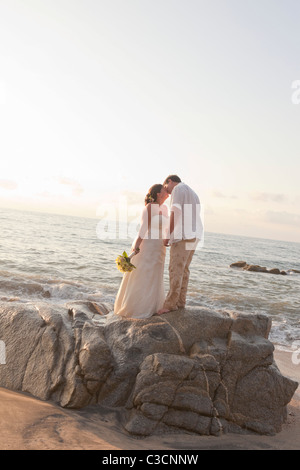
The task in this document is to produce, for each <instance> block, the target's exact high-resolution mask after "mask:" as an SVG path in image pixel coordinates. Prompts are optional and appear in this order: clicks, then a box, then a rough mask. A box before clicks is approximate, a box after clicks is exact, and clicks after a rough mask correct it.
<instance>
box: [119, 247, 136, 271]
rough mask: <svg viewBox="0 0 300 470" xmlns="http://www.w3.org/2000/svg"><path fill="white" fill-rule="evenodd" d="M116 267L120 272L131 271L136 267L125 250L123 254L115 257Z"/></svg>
mask: <svg viewBox="0 0 300 470" xmlns="http://www.w3.org/2000/svg"><path fill="white" fill-rule="evenodd" d="M116 263H117V268H118V270H119V271H121V273H131V271H133V270H134V269H136V267H135V266H134V264H132V263H131V257H130V256H128V255H127V253H126V251H124V252H123V255H119V256H118V257H117V258H116Z"/></svg>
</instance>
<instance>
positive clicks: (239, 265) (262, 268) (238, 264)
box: [230, 261, 300, 276]
mask: <svg viewBox="0 0 300 470" xmlns="http://www.w3.org/2000/svg"><path fill="white" fill-rule="evenodd" d="M230 268H242V269H243V271H254V272H257V273H268V274H281V275H283V276H286V275H287V274H290V273H300V271H297V270H296V269H288V270H287V271H284V270H283V271H280V269H278V268H272V269H267V268H266V267H265V266H259V265H258V264H248V263H246V261H236V262H235V263H231V265H230Z"/></svg>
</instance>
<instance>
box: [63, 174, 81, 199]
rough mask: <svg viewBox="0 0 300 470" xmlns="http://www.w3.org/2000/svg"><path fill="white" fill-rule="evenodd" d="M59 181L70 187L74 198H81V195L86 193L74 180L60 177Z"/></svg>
mask: <svg viewBox="0 0 300 470" xmlns="http://www.w3.org/2000/svg"><path fill="white" fill-rule="evenodd" d="M57 181H58V183H59V184H63V185H66V186H70V187H71V189H72V193H73V195H74V196H80V194H81V193H83V191H84V189H83V188H82V186H81V185H80V184H79V183H78V181H75V180H72V179H71V178H65V177H60V178H58V179H57Z"/></svg>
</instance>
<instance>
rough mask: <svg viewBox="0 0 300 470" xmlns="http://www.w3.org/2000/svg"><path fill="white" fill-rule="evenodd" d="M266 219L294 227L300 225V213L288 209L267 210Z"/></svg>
mask: <svg viewBox="0 0 300 470" xmlns="http://www.w3.org/2000/svg"><path fill="white" fill-rule="evenodd" d="M265 220H266V221H267V222H271V223H273V224H280V225H292V226H294V227H295V226H298V227H300V214H292V213H290V212H286V211H282V212H276V211H267V212H266V213H265Z"/></svg>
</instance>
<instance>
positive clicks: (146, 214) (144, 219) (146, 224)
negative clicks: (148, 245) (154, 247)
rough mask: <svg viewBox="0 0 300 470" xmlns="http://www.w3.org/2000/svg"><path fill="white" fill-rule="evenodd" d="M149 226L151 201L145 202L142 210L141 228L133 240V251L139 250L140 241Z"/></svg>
mask: <svg viewBox="0 0 300 470" xmlns="http://www.w3.org/2000/svg"><path fill="white" fill-rule="evenodd" d="M150 227H151V203H149V204H147V206H146V207H145V209H144V211H143V215H142V223H141V228H140V230H139V234H138V237H137V239H136V241H135V244H134V247H133V251H136V252H137V253H138V252H139V251H140V245H141V243H142V241H143V240H144V238H145V236H146V234H147V233H148V231H149V230H150Z"/></svg>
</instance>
